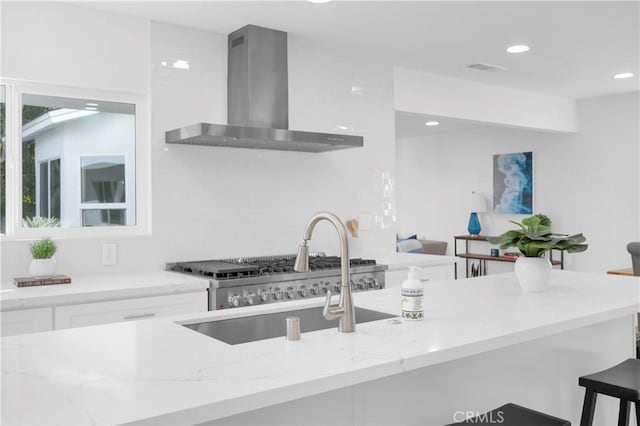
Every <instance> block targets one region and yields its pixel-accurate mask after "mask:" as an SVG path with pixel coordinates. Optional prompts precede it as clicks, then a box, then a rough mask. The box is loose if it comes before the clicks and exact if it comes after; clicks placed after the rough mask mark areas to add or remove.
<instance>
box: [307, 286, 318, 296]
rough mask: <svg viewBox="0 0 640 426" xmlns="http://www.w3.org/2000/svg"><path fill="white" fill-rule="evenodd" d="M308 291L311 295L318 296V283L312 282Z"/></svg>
mask: <svg viewBox="0 0 640 426" xmlns="http://www.w3.org/2000/svg"><path fill="white" fill-rule="evenodd" d="M309 292H311V295H312V296H319V295H320V284H314V285H313V286H312V287H311V288H310V289H309Z"/></svg>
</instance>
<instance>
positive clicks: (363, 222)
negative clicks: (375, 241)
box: [358, 214, 371, 231]
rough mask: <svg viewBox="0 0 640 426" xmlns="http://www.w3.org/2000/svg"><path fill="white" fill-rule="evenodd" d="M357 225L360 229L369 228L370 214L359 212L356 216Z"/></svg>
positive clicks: (365, 229)
mask: <svg viewBox="0 0 640 426" xmlns="http://www.w3.org/2000/svg"><path fill="white" fill-rule="evenodd" d="M358 225H359V227H360V229H361V230H363V231H368V230H370V229H371V215H370V214H361V215H360V216H358Z"/></svg>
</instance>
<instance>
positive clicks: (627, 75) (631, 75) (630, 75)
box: [613, 72, 633, 78]
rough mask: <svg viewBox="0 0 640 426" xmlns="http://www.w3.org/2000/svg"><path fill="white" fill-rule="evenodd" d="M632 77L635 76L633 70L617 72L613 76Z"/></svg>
mask: <svg viewBox="0 0 640 426" xmlns="http://www.w3.org/2000/svg"><path fill="white" fill-rule="evenodd" d="M631 77H633V73H632V72H621V73H620V74H616V75H614V76H613V78H631Z"/></svg>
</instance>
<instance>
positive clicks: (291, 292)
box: [285, 287, 295, 299]
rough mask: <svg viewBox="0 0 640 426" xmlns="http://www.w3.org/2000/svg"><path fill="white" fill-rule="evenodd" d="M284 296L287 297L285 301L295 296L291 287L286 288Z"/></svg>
mask: <svg viewBox="0 0 640 426" xmlns="http://www.w3.org/2000/svg"><path fill="white" fill-rule="evenodd" d="M285 294H286V296H287V299H293V297H294V295H295V293H294V290H293V287H287V290H286V292H285Z"/></svg>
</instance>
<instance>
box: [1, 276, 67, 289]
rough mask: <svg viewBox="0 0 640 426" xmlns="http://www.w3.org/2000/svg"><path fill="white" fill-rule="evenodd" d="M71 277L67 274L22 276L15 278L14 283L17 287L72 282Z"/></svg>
mask: <svg viewBox="0 0 640 426" xmlns="http://www.w3.org/2000/svg"><path fill="white" fill-rule="evenodd" d="M70 283H71V278H70V277H68V276H66V275H48V276H44V277H21V278H14V279H13V284H14V285H15V286H16V287H33V286H38V285H53V284H70Z"/></svg>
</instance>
